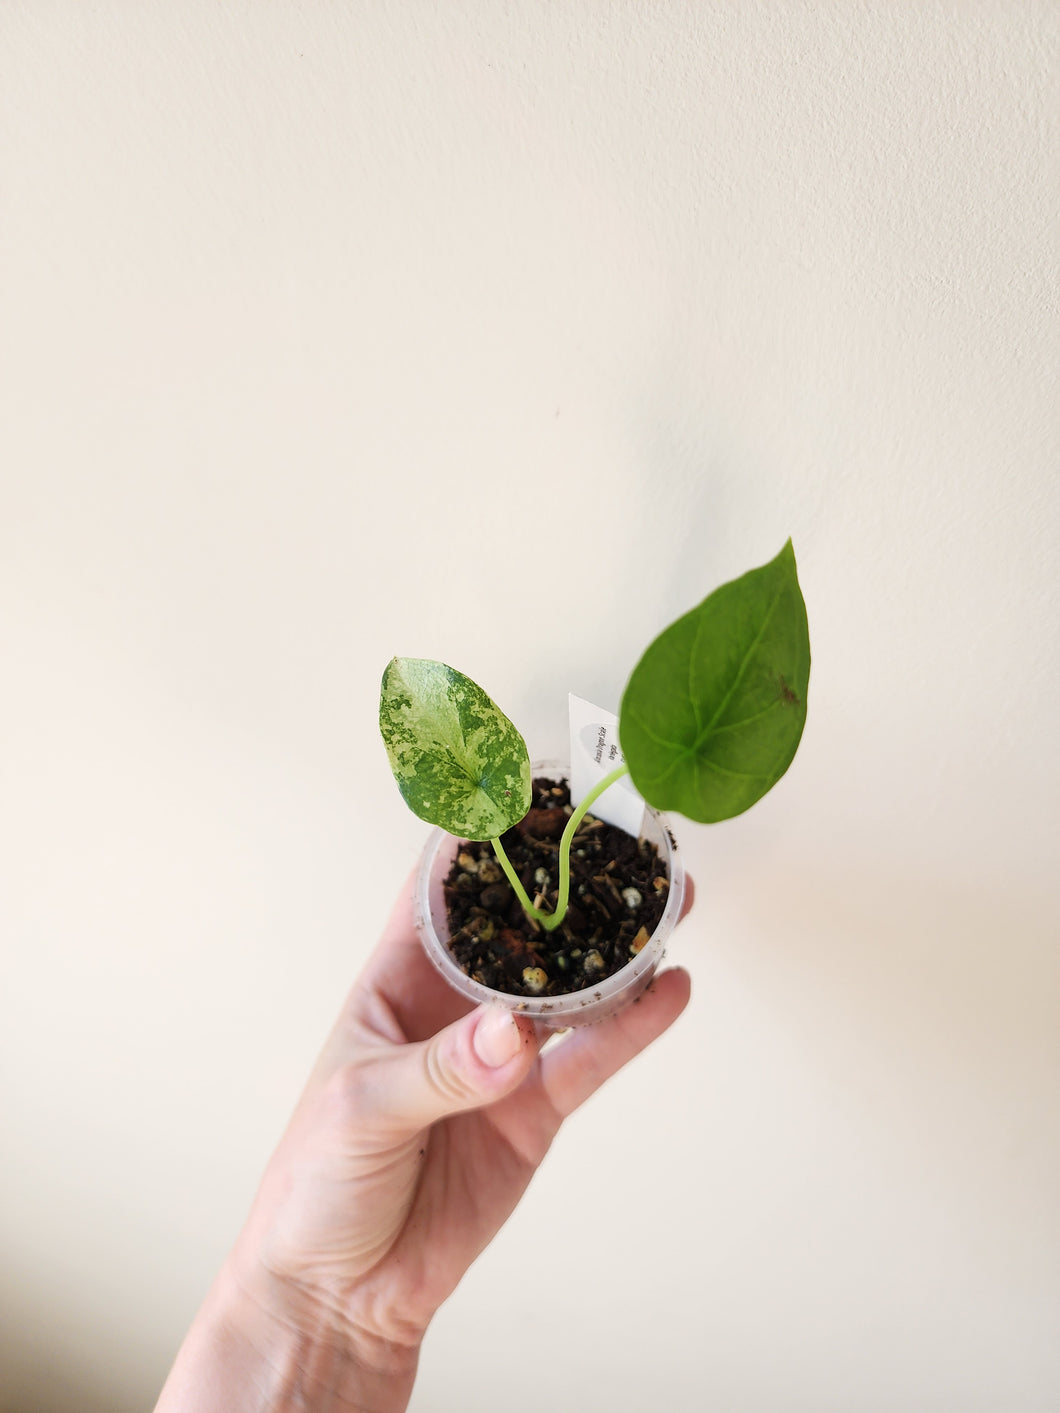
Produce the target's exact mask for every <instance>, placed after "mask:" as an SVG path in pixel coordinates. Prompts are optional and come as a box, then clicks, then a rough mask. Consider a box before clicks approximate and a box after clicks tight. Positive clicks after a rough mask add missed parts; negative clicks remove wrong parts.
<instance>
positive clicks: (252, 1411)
mask: <svg viewBox="0 0 1060 1413" xmlns="http://www.w3.org/2000/svg"><path fill="white" fill-rule="evenodd" d="M262 1295H263V1293H261V1292H251V1291H250V1290H248V1289H247V1287H246V1286H245V1285H244V1284H243V1282H241V1281H240V1279H239V1278H238V1276H237V1274H236V1272H235V1270H234V1268H233V1267H232V1265H231V1264H230V1263H229V1264H226V1266H225V1267H224V1268H223V1269H222V1271H221V1273H220V1275H219V1276H218V1278H217V1280H216V1281H215V1283H214V1285H213V1287H212V1288H211V1290H210V1293H209V1295H208V1296H207V1298H206V1301H205V1302H204V1304H203V1306H202V1309H201V1310H200V1311H199V1313H198V1315H197V1316H196V1319H195V1322H194V1324H193V1325H192V1328H191V1330H190V1331H189V1333H188V1337H187V1339H186V1340H185V1342H184V1345H183V1346H182V1348H181V1350H180V1353H179V1355H178V1356H177V1361H176V1363H175V1364H174V1367H173V1371H172V1373H171V1374H170V1377H169V1379H168V1380H167V1382H166V1386H165V1388H164V1389H163V1392H162V1396H161V1398H160V1400H159V1403H158V1405H157V1408H156V1413H178V1410H179V1413H215V1410H216V1413H295V1410H307V1413H308V1410H312V1413H403V1410H404V1409H405V1408H406V1407H407V1405H408V1401H409V1398H410V1397H411V1394H412V1386H413V1381H414V1379H415V1375H416V1365H417V1362H418V1359H419V1346H418V1345H397V1344H393V1343H391V1342H389V1341H385V1340H379V1339H375V1338H372V1337H368V1336H365V1335H363V1334H361V1333H360V1332H357V1331H354V1330H352V1329H350V1328H349V1327H347V1326H344V1325H343V1324H342V1323H340V1322H339V1321H337V1320H335V1319H334V1318H332V1317H330V1316H329V1315H328V1314H327V1313H326V1312H322V1311H320V1310H318V1309H310V1308H308V1307H307V1305H306V1303H305V1302H304V1301H302V1300H295V1299H293V1298H290V1297H289V1296H288V1295H287V1293H286V1292H280V1291H270V1292H268V1294H267V1296H266V1298H262Z"/></svg>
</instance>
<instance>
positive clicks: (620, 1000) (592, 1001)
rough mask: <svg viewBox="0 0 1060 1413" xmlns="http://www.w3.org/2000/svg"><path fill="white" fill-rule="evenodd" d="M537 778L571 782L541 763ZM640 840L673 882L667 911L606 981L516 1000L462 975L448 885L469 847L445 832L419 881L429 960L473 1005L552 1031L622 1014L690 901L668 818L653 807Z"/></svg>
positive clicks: (424, 861) (419, 922)
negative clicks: (497, 1008) (452, 947)
mask: <svg viewBox="0 0 1060 1413" xmlns="http://www.w3.org/2000/svg"><path fill="white" fill-rule="evenodd" d="M533 773H534V776H535V777H537V776H545V777H546V778H549V779H552V780H566V779H567V775H568V768H567V766H566V765H564V764H559V763H557V762H555V761H535V762H534V765H533ZM640 837H641V838H642V839H646V840H647V841H648V842H649V843H652V844H654V845H655V847H656V848H657V849H658V851H659V857H660V858H661V859H663V860H664V861H665V863H666V866H667V870H668V873H669V877H670V887H669V891H668V896H667V900H666V907H665V909H664V910H663V915H662V917H661V918H660V919H659V922H658V925H657V927H656V929H655V931H654V932H653V933H652V935H651V937H650V939H649V940H648V942H647V943H646V945H645V946H644V947H643V948H642V949H641V951H640V952H639V953H638V954H637V955H636V956H635V957H633V958H631V959H630V960H629V961H628V962H627V963H626V965H625V966H624V967H622V968H620V969H619V970H618V971H616V972H615V973H614V975H613V976H609V977H608V978H607V979H606V980H605V981H601V982H598V983H597V984H595V985H593V986H589V987H586V988H584V989H583V990H581V991H570V992H568V993H567V994H566V995H563V996H511V995H509V994H508V993H507V992H504V991H493V990H491V988H490V987H488V986H483V985H482V983H481V982H478V981H474V980H472V978H471V977H470V976H468V975H467V974H466V972H464V971H462V970H461V968H460V967H459V966H458V964H457V962H456V961H455V960H454V958H453V956H452V953H451V952H450V951H449V947H448V941H449V924H448V919H447V918H446V911H445V898H444V896H443V891H442V885H443V883H444V882H445V879H446V877H447V876H448V873H449V870H450V868H451V867H452V863H453V860H454V859H455V858H456V855H457V854H458V853H459V852H460V849H461V847H462V842H463V841H462V840H460V839H457V838H455V837H454V836H453V835H452V834H447V833H446V832H445V831H444V830H443V829H435V830H433V831H432V832H431V834H430V837H429V838H428V840H427V843H426V845H425V847H424V850H423V855H422V857H421V859H420V866H419V871H418V873H417V875H416V893H415V903H416V926H417V928H418V929H419V934H420V938H421V940H422V942H423V945H424V947H425V949H426V951H427V955H428V956H429V957H430V959H431V961H432V962H433V963H434V965H435V966H436V967H437V968H438V970H439V971H440V972H441V974H442V975H443V976H444V977H445V979H446V981H448V982H449V984H450V985H451V986H453V987H455V988H456V990H457V991H459V992H460V993H461V994H462V995H464V996H466V997H467V999H468V1000H469V1001H472V1002H474V1003H475V1004H476V1005H477V1004H479V1003H480V1002H483V1001H486V1002H493V1003H494V1004H499V1005H502V1006H507V1007H508V1009H509V1010H512V1011H518V1012H519V1013H520V1015H527V1016H531V1017H533V1019H534V1020H535V1021H537V1022H538V1023H539V1024H540V1025H541V1026H543V1027H544V1028H545V1029H548V1030H566V1029H567V1028H568V1027H569V1026H574V1025H589V1024H591V1023H592V1022H594V1021H601V1020H604V1019H606V1017H607V1016H612V1015H614V1014H615V1012H616V1011H620V1010H622V1008H623V1007H624V1006H628V1005H629V1003H630V1002H631V1001H633V1000H635V999H636V997H638V996H639V995H640V993H641V992H642V991H643V990H644V988H645V987H646V986H647V984H648V982H649V981H650V980H651V979H652V977H653V976H654V974H655V971H656V968H657V967H658V965H659V963H660V962H661V961H662V958H663V953H664V951H665V949H666V943H667V941H668V940H669V937H670V933H671V932H672V931H673V930H674V928H675V927H676V925H677V920H678V918H679V917H680V916H681V904H682V902H683V900H684V895H685V872H684V868H683V867H682V865H681V858H680V855H679V853H678V850H677V842H676V840H675V839H674V837H673V835H672V834H671V833H670V830H669V828H668V827H667V824H666V818H665V816H664V815H661V814H659V813H658V812H657V811H656V810H653V809H652V808H651V806H650V805H649V806H645V809H644V824H643V826H642V828H641V832H640Z"/></svg>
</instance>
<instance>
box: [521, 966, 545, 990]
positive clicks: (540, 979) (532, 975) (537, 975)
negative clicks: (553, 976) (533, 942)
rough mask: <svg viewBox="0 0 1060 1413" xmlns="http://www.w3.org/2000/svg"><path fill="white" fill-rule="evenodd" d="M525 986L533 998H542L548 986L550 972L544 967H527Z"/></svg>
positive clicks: (525, 969)
mask: <svg viewBox="0 0 1060 1413" xmlns="http://www.w3.org/2000/svg"><path fill="white" fill-rule="evenodd" d="M523 985H524V986H525V987H526V989H527V991H529V992H530V994H531V995H532V996H540V995H541V993H542V991H544V989H545V987H546V986H547V985H548V972H547V971H545V970H544V968H543V967H525V968H524V970H523Z"/></svg>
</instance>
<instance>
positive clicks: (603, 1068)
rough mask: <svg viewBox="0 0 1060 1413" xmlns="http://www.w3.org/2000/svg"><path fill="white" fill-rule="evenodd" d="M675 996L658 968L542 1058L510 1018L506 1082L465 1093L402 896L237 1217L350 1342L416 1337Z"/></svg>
mask: <svg viewBox="0 0 1060 1413" xmlns="http://www.w3.org/2000/svg"><path fill="white" fill-rule="evenodd" d="M406 892H407V890H406ZM690 902H691V898H690V897H689V900H688V903H689V905H690ZM687 999H688V978H687V975H686V974H685V973H684V972H682V971H680V970H671V971H668V972H666V973H663V974H662V975H661V976H659V977H658V978H657V979H656V981H655V983H654V984H653V986H652V988H651V989H650V990H649V992H647V993H645V996H644V998H643V1000H642V1002H641V1003H640V1004H639V1005H635V1006H632V1007H630V1008H629V1009H627V1010H626V1011H625V1012H623V1013H622V1014H621V1015H619V1016H616V1017H613V1018H612V1019H611V1020H609V1021H605V1022H603V1023H602V1024H600V1025H597V1026H593V1027H589V1028H586V1029H584V1030H580V1031H576V1032H574V1033H572V1034H571V1035H569V1036H568V1037H566V1038H564V1039H562V1040H559V1041H553V1042H552V1043H550V1044H549V1045H548V1047H547V1048H546V1049H545V1051H544V1052H543V1053H539V1043H540V1038H539V1037H537V1036H535V1034H534V1030H533V1026H532V1024H531V1023H529V1022H527V1021H520V1023H519V1024H520V1028H521V1030H522V1032H523V1038H524V1044H525V1048H524V1053H523V1054H522V1055H520V1056H519V1057H518V1058H517V1060H513V1061H512V1062H511V1064H510V1065H508V1066H505V1067H503V1069H502V1070H501V1071H498V1072H497V1074H498V1078H501V1079H504V1077H505V1076H507V1077H508V1078H507V1079H506V1080H505V1082H504V1083H503V1086H502V1090H501V1092H498V1093H497V1095H496V1097H491V1095H490V1094H488V1093H487V1094H485V1095H482V1094H479V1095H474V1096H473V1095H470V1094H469V1093H468V1092H466V1090H462V1089H461V1086H460V1083H459V1080H458V1078H457V1077H455V1076H454V1075H452V1074H450V1073H447V1066H446V1065H445V1064H441V1063H438V1059H439V1055H438V1051H437V1047H436V1046H434V1045H432V1044H430V1043H428V1042H429V1041H430V1039H431V1037H434V1036H436V1035H438V1034H439V1032H441V1031H444V1030H445V1028H446V1027H450V1026H452V1025H453V1023H454V1022H456V1021H458V1020H459V1019H460V1018H461V1017H463V1016H465V1015H467V1013H468V1012H469V1010H470V1009H471V1007H470V1006H469V1005H468V1003H467V1002H466V1001H464V1000H463V999H462V998H461V997H460V996H458V995H457V994H456V993H455V992H454V991H452V990H451V989H450V987H449V986H448V985H447V984H446V983H445V982H444V981H443V980H442V978H441V977H440V976H439V975H438V973H437V972H436V971H435V970H434V968H433V966H432V965H431V964H430V962H429V961H428V960H427V958H426V956H425V954H424V952H423V949H422V948H421V947H420V945H419V941H418V939H417V937H416V935H415V929H414V927H413V923H412V917H411V907H410V903H409V901H408V898H407V897H406V898H405V899H404V900H403V901H402V902H401V903H399V905H398V907H397V908H396V909H395V912H394V914H393V916H392V918H391V920H390V922H389V924H388V926H387V929H386V931H385V932H384V935H383V937H382V939H381V941H380V944H379V946H378V948H377V949H376V952H375V953H374V955H373V957H372V959H371V961H370V962H369V965H368V967H367V968H366V970H365V972H364V974H363V975H362V977H361V978H360V980H359V981H358V983H357V984H356V985H355V986H354V988H353V990H352V992H351V993H350V996H349V998H348V999H347V1002H346V1004H345V1006H344V1008H343V1011H342V1013H341V1016H340V1018H339V1022H338V1024H337V1026H336V1027H335V1030H334V1032H333V1033H332V1036H331V1038H330V1039H329V1041H328V1043H327V1045H326V1047H325V1049H324V1052H323V1054H322V1056H321V1058H320V1061H319V1062H318V1064H317V1066H316V1069H315V1070H314V1073H313V1075H312V1077H311V1079H310V1082H309V1085H308V1087H307V1089H306V1092H305V1094H304V1095H303V1098H302V1100H301V1101H300V1103H299V1106H298V1108H297V1110H296V1112H295V1115H294V1117H293V1119H292V1122H291V1125H290V1127H289V1129H288V1132H287V1134H286V1135H285V1138H284V1141H283V1143H282V1144H281V1145H280V1148H279V1149H278V1151H277V1153H276V1156H275V1158H274V1160H273V1164H272V1165H271V1167H270V1170H269V1172H268V1173H267V1175H266V1179H265V1182H264V1183H263V1186H262V1190H261V1193H260V1194H259V1199H258V1204H257V1207H256V1209H255V1213H254V1216H253V1217H252V1220H251V1224H250V1227H249V1228H248V1233H249V1238H248V1239H249V1240H251V1241H256V1243H257V1246H258V1251H259V1259H260V1261H261V1262H262V1263H263V1264H264V1265H265V1266H266V1267H267V1268H268V1269H269V1270H270V1271H271V1272H272V1273H273V1274H274V1275H275V1276H278V1277H279V1278H280V1280H281V1281H283V1282H285V1283H286V1285H287V1287H288V1288H295V1289H297V1290H298V1291H299V1293H300V1295H301V1297H302V1298H304V1300H305V1301H306V1302H307V1304H308V1307H309V1309H310V1310H311V1311H312V1312H313V1318H314V1319H315V1318H317V1317H318V1315H319V1311H320V1310H321V1309H322V1308H323V1309H325V1310H327V1311H328V1312H329V1314H330V1315H331V1316H332V1317H334V1318H337V1319H339V1320H341V1323H342V1326H343V1327H345V1328H346V1329H348V1330H349V1331H351V1332H352V1333H354V1334H356V1335H357V1336H358V1337H361V1338H365V1337H367V1338H370V1339H383V1340H385V1341H387V1342H390V1343H396V1344H407V1345H410V1346H411V1345H417V1344H418V1343H419V1341H420V1340H421V1338H422V1335H423V1331H424V1330H425V1329H426V1327H427V1324H428V1323H429V1321H430V1319H431V1317H432V1315H433V1314H434V1312H435V1310H436V1309H437V1308H438V1306H439V1305H440V1304H441V1303H442V1301H443V1300H445V1299H446V1298H447V1297H448V1295H450V1294H451V1292H452V1290H453V1289H454V1288H455V1286H456V1285H457V1283H458V1281H459V1280H460V1278H461V1276H462V1275H463V1273H464V1271H465V1270H466V1269H467V1268H468V1266H469V1265H470V1264H471V1262H472V1261H473V1260H474V1259H475V1257H476V1256H477V1255H478V1254H479V1252H480V1251H481V1250H482V1249H483V1248H484V1247H485V1246H486V1245H487V1244H488V1242H489V1241H490V1240H491V1238H492V1237H493V1235H494V1234H495V1233H496V1232H497V1230H498V1229H499V1228H500V1227H501V1225H502V1224H503V1223H504V1221H505V1220H506V1218H507V1217H508V1216H509V1215H510V1213H511V1212H512V1210H513V1209H514V1207H515V1205H516V1204H517V1202H518V1201H519V1198H520V1197H521V1196H522V1193H523V1192H524V1190H525V1189H526V1186H527V1184H528V1183H529V1181H530V1179H531V1177H532V1176H533V1174H534V1171H535V1170H536V1168H537V1166H538V1164H539V1163H540V1162H541V1160H542V1158H543V1157H544V1155H545V1153H546V1152H547V1150H548V1147H549V1145H550V1143H551V1142H552V1139H553V1138H554V1137H555V1134H556V1132H557V1130H558V1129H559V1126H560V1124H561V1123H562V1122H563V1120H564V1119H565V1118H566V1117H567V1115H568V1114H570V1113H571V1112H572V1111H573V1110H574V1109H575V1108H577V1107H578V1105H579V1104H581V1103H582V1102H583V1101H584V1100H585V1099H586V1098H588V1096H589V1095H590V1094H591V1093H593V1091H594V1090H595V1089H597V1088H598V1087H599V1086H600V1085H601V1084H602V1083H603V1082H604V1080H606V1079H607V1078H608V1077H609V1076H610V1075H611V1074H613V1073H614V1072H615V1071H616V1070H618V1069H619V1068H621V1066H622V1065H623V1064H625V1063H626V1061H627V1060H629V1059H630V1058H632V1056H634V1055H635V1054H637V1053H638V1052H639V1051H640V1050H642V1049H643V1048H644V1047H645V1046H646V1045H647V1044H649V1043H650V1041H651V1040H653V1039H654V1038H655V1037H656V1036H657V1035H659V1034H660V1033H661V1032H662V1031H663V1030H665V1029H666V1028H667V1026H668V1025H669V1024H670V1023H671V1022H672V1021H673V1020H674V1019H675V1018H676V1016H677V1015H678V1014H679V1013H680V1011H681V1010H682V1009H683V1008H684V1005H685V1003H686V1001H687ZM513 1085H514V1086H515V1087H514V1088H513ZM469 1102H477V1103H478V1104H479V1105H480V1107H475V1108H468V1107H466V1106H467V1104H468V1103H469ZM432 1105H433V1112H432ZM454 1110H456V1111H455V1112H454Z"/></svg>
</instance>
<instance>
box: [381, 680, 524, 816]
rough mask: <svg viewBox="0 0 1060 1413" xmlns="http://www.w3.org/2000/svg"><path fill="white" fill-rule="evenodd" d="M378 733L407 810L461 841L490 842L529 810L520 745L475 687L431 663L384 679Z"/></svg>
mask: <svg viewBox="0 0 1060 1413" xmlns="http://www.w3.org/2000/svg"><path fill="white" fill-rule="evenodd" d="M379 729H380V731H382V733H383V740H384V741H385V743H386V752H387V755H388V756H389V758H390V768H391V770H393V772H394V778H395V779H396V780H397V783H398V788H399V789H400V790H401V793H402V795H403V796H404V797H405V803H406V804H407V805H408V806H409V808H410V809H411V810H412V811H413V813H415V814H418V815H419V817H420V819H425V820H427V822H428V823H429V824H438V825H440V826H441V827H442V828H443V829H446V830H448V831H449V833H450V834H458V835H459V836H460V837H461V838H462V839H495V838H497V836H498V835H500V834H503V833H504V831H505V830H506V829H510V828H511V827H512V825H513V824H518V822H519V821H520V820H521V819H522V818H523V816H524V815H525V814H526V812H527V810H528V809H529V808H530V802H531V785H530V757H529V755H528V754H527V749H526V742H525V741H524V740H523V738H522V736H520V734H519V732H518V731H517V730H516V729H515V727H514V726H513V725H512V723H511V722H510V721H509V720H508V718H507V717H506V716H505V715H504V713H503V712H502V711H501V709H500V708H499V707H498V706H496V705H495V703H494V702H492V701H491V700H490V698H489V697H488V696H487V695H486V693H485V692H484V691H483V690H482V688H481V687H479V686H477V685H476V684H475V683H474V682H472V680H471V678H470V677H465V676H464V674H463V673H462V672H457V671H456V670H455V669H454V668H452V667H446V665H445V663H444V662H432V661H431V660H430V659H429V658H416V657H396V658H394V659H393V661H392V662H391V663H390V664H389V665H388V667H387V669H386V671H385V672H384V673H383V686H382V691H381V693H380V697H379Z"/></svg>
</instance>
